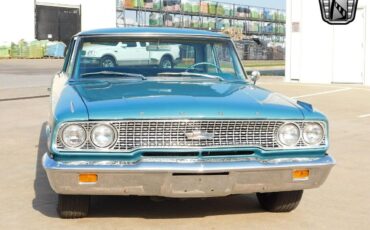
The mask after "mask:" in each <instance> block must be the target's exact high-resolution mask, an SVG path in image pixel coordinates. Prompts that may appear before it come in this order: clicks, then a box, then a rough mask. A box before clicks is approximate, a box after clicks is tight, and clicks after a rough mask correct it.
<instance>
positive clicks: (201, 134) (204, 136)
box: [185, 130, 215, 140]
mask: <svg viewBox="0 0 370 230" xmlns="http://www.w3.org/2000/svg"><path fill="white" fill-rule="evenodd" d="M185 136H186V138H187V139H188V140H212V139H213V138H214V137H215V135H214V134H213V133H208V132H207V131H201V130H193V131H191V132H188V133H185Z"/></svg>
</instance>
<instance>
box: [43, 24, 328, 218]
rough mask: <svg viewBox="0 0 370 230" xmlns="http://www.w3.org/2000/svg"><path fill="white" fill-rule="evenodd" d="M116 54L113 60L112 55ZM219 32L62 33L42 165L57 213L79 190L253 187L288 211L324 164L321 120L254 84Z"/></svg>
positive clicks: (81, 208) (80, 209)
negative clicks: (64, 46)
mask: <svg viewBox="0 0 370 230" xmlns="http://www.w3.org/2000/svg"><path fill="white" fill-rule="evenodd" d="M118 57H119V60H118ZM258 75H259V74H258V72H254V73H253V74H252V76H251V77H248V76H247V75H246V73H245V71H244V69H243V66H242V64H241V62H240V60H239V58H238V56H237V54H236V51H235V47H234V45H233V42H232V41H231V40H230V38H229V37H227V36H226V35H223V34H218V33H213V32H208V31H200V30H185V29H170V28H167V29H166V28H115V29H101V30H93V31H87V32H81V33H79V34H77V35H76V36H74V37H73V38H72V39H71V42H70V46H69V48H68V50H67V53H66V58H65V64H64V66H63V69H62V70H61V72H60V73H58V74H57V75H56V76H55V78H54V79H53V83H52V93H51V118H50V121H49V125H48V127H47V134H48V152H47V153H46V154H45V155H44V157H43V166H44V168H45V170H46V172H47V176H48V179H49V182H50V185H51V187H52V189H53V190H54V191H55V192H56V193H57V194H59V202H58V207H57V210H58V213H59V215H60V216H61V217H62V218H79V217H84V216H86V215H87V214H88V210H89V204H90V196H91V195H138V196H153V197H154V196H162V197H181V198H186V197H216V196H227V195H231V194H250V193H257V197H258V200H259V202H260V204H261V206H262V207H263V208H264V209H266V210H268V211H273V212H288V211H291V210H293V209H294V208H296V207H297V205H298V203H299V201H300V199H301V197H302V193H303V190H304V189H309V188H315V187H318V186H320V185H321V184H322V183H323V182H324V181H325V179H326V178H327V176H328V174H329V172H330V170H331V168H332V167H333V165H334V160H333V159H332V158H331V157H330V156H329V155H328V154H327V149H328V140H329V139H328V121H327V119H326V117H325V116H324V115H323V114H321V113H319V112H317V111H316V110H314V109H313V107H312V106H311V105H310V104H307V103H304V102H300V101H295V100H291V99H289V98H287V97H284V96H282V95H280V94H276V93H272V92H269V91H268V90H265V89H262V88H259V87H257V86H256V85H255V81H256V80H257V78H258Z"/></svg>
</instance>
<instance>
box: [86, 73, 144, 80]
mask: <svg viewBox="0 0 370 230" xmlns="http://www.w3.org/2000/svg"><path fill="white" fill-rule="evenodd" d="M93 75H116V76H122V77H137V78H141V79H142V80H146V77H145V76H144V75H142V74H136V73H122V72H115V71H99V72H91V73H84V74H81V77H85V76H93Z"/></svg>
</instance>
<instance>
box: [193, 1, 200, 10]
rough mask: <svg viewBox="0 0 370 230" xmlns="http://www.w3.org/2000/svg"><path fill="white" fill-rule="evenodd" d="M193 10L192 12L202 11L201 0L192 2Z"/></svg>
mask: <svg viewBox="0 0 370 230" xmlns="http://www.w3.org/2000/svg"><path fill="white" fill-rule="evenodd" d="M191 11H192V13H199V12H200V2H199V0H195V1H193V2H192V3H191Z"/></svg>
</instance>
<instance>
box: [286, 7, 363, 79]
mask: <svg viewBox="0 0 370 230" xmlns="http://www.w3.org/2000/svg"><path fill="white" fill-rule="evenodd" d="M367 5H369V4H368V1H366V0H360V1H359V5H358V7H359V8H364V9H365V11H367V10H368V9H367ZM365 17H366V21H365V23H366V42H365V46H364V49H365V51H364V52H365V63H370V62H369V61H370V12H368V11H367V12H365ZM293 22H298V23H299V27H300V30H299V32H292V23H293ZM337 26H343V25H337ZM334 27H336V26H333V25H329V24H327V23H326V22H324V21H323V20H322V18H321V12H320V6H319V3H318V1H317V0H315V1H313V0H287V35H286V36H287V38H286V47H287V49H286V80H287V81H291V80H294V79H296V80H299V81H300V82H305V83H331V82H332V79H333V55H334V42H333V41H334V39H335V36H334ZM342 28H343V29H345V26H344V27H342ZM353 36H356V34H348V39H347V41H348V42H346V43H345V44H343V46H350V45H352V44H351V42H350V41H351V37H353ZM359 55H361V54H359ZM365 65H366V67H365V84H368V85H370V65H369V64H365ZM343 68H353V66H351V62H348V66H346V67H343ZM349 77H350V76H349Z"/></svg>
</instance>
